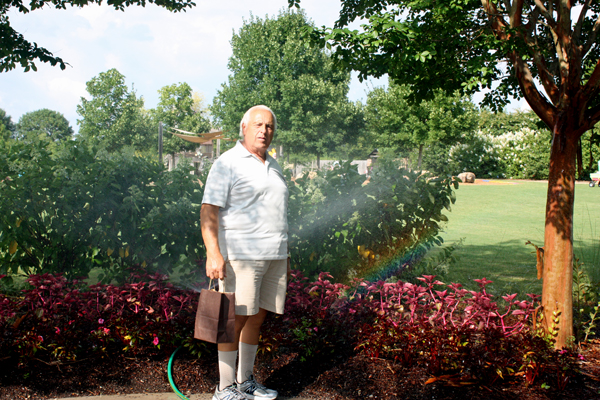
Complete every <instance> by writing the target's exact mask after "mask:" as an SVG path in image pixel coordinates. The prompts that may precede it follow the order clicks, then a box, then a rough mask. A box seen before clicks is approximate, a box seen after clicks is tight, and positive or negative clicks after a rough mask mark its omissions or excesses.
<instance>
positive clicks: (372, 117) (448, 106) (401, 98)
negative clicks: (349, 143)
mask: <svg viewBox="0 0 600 400" xmlns="http://www.w3.org/2000/svg"><path fill="white" fill-rule="evenodd" d="M411 95H412V92H411V90H410V88H409V87H408V86H405V85H396V84H394V83H393V82H390V83H389V86H388V88H387V89H386V88H382V87H379V88H375V89H373V90H372V91H371V92H369V94H368V95H367V107H366V112H365V114H366V121H367V126H368V128H369V130H370V131H371V133H372V135H373V137H375V138H376V139H375V142H376V144H377V145H378V146H379V147H388V148H393V149H395V150H396V151H400V150H406V149H408V150H412V149H415V148H417V149H418V151H419V155H418V160H417V169H419V170H420V169H421V162H422V160H423V149H424V147H426V146H431V145H432V144H434V143H435V144H441V145H445V146H446V147H449V146H450V144H452V143H455V142H457V141H461V140H463V141H464V140H465V139H467V138H468V137H471V136H472V135H473V133H474V131H475V128H476V126H477V113H476V111H475V107H474V105H473V104H472V103H471V102H470V101H469V100H467V99H465V98H463V97H462V96H461V95H459V94H458V93H456V94H454V95H451V96H448V95H446V94H445V93H444V92H442V91H438V92H436V94H435V97H434V98H433V99H432V100H429V101H427V100H423V101H420V102H418V103H415V102H411V101H410V100H409V97H410V96H411ZM445 159H447V153H446V155H445ZM438 161H439V160H438ZM444 161H445V160H442V162H441V163H440V162H438V163H436V164H438V165H444Z"/></svg>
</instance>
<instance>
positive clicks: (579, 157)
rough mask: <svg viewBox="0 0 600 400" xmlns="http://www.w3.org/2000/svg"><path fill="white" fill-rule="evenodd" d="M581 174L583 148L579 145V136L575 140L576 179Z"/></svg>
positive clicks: (579, 177)
mask: <svg viewBox="0 0 600 400" xmlns="http://www.w3.org/2000/svg"><path fill="white" fill-rule="evenodd" d="M582 176H583V148H582V146H581V138H579V140H578V141H577V176H576V179H581V177H582Z"/></svg>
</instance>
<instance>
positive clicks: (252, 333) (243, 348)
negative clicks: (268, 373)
mask: <svg viewBox="0 0 600 400" xmlns="http://www.w3.org/2000/svg"><path fill="white" fill-rule="evenodd" d="M266 316H267V310H265V309H263V308H261V309H259V311H258V314H254V315H251V316H249V317H248V320H247V321H246V324H245V325H244V327H243V329H242V332H241V335H240V344H239V357H240V362H239V366H238V373H237V381H238V382H240V383H241V382H244V381H245V380H247V379H249V378H250V376H251V375H253V371H254V361H255V359H256V351H257V350H258V339H259V337H260V327H261V325H262V323H263V322H264V320H265V317H266Z"/></svg>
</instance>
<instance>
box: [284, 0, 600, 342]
mask: <svg viewBox="0 0 600 400" xmlns="http://www.w3.org/2000/svg"><path fill="white" fill-rule="evenodd" d="M289 3H290V5H296V6H298V5H299V4H298V3H299V0H289ZM599 16H600V3H598V2H593V1H591V0H574V1H565V0H561V1H544V0H535V1H523V0H512V1H511V0H506V1H503V2H495V1H489V0H477V1H476V0H449V1H445V2H431V1H423V0H417V1H403V0H396V1H394V0H378V1H373V0H353V1H345V2H343V4H342V9H341V11H340V16H339V19H338V20H337V22H336V24H335V26H334V28H333V29H327V28H324V29H321V30H313V32H312V33H313V37H314V38H315V39H316V40H318V41H319V42H320V43H321V44H323V45H325V44H326V43H327V44H328V45H330V46H331V45H334V46H335V50H334V57H335V58H336V59H337V60H338V61H339V62H340V63H341V64H342V65H345V66H347V67H349V68H352V69H355V70H357V71H359V74H360V75H359V76H360V77H361V78H364V77H367V76H381V75H383V74H385V73H387V74H389V76H390V78H391V79H392V80H394V81H396V82H398V83H405V84H408V85H410V86H411V87H412V88H413V89H414V93H415V94H414V97H415V98H431V97H432V95H433V93H434V89H436V88H442V89H443V90H445V91H446V92H447V93H452V92H454V91H455V90H460V91H462V92H463V93H473V92H475V91H477V90H479V89H481V88H488V89H490V91H489V92H488V93H486V95H485V98H484V101H483V102H484V104H485V105H488V106H490V107H492V108H493V109H499V108H502V106H503V105H504V104H506V103H507V101H508V97H509V96H514V97H516V98H520V97H524V98H525V99H526V100H527V102H528V104H529V105H530V107H531V109H532V110H533V111H534V112H535V113H536V114H537V115H538V117H539V118H540V119H541V120H542V121H543V122H544V123H545V124H546V125H547V126H548V128H549V129H550V130H551V132H552V135H553V137H552V144H551V152H550V163H549V179H548V194H547V203H546V223H545V234H544V246H543V252H544V257H543V290H542V304H543V306H544V325H545V328H546V330H547V332H550V333H552V334H553V335H555V338H556V342H555V346H556V347H557V348H560V347H563V346H565V345H566V344H567V341H568V339H569V338H571V337H572V336H573V324H572V319H573V318H572V267H573V201H574V190H575V165H576V158H577V152H578V147H579V141H580V138H581V136H582V134H583V133H584V132H586V131H587V130H589V129H591V128H592V127H594V125H595V124H596V123H597V122H598V120H600V102H599V101H598V91H599V88H600V60H599V56H600V46H599V45H598V40H597V39H598V32H599V31H600V19H599ZM356 19H363V20H365V21H366V23H365V24H364V25H362V27H363V29H362V31H358V30H350V29H349V28H347V26H348V24H349V23H350V22H352V21H355V20H356ZM449 49H451V51H449ZM493 83H497V84H498V85H497V86H492V84H493ZM554 325H556V326H554Z"/></svg>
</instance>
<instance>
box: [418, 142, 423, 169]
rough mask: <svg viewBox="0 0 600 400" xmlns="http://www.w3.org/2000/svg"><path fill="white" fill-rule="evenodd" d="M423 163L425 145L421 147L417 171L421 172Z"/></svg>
mask: <svg viewBox="0 0 600 400" xmlns="http://www.w3.org/2000/svg"><path fill="white" fill-rule="evenodd" d="M421 161H423V145H422V144H420V145H419V159H418V161H417V170H419V171H420V170H421Z"/></svg>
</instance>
